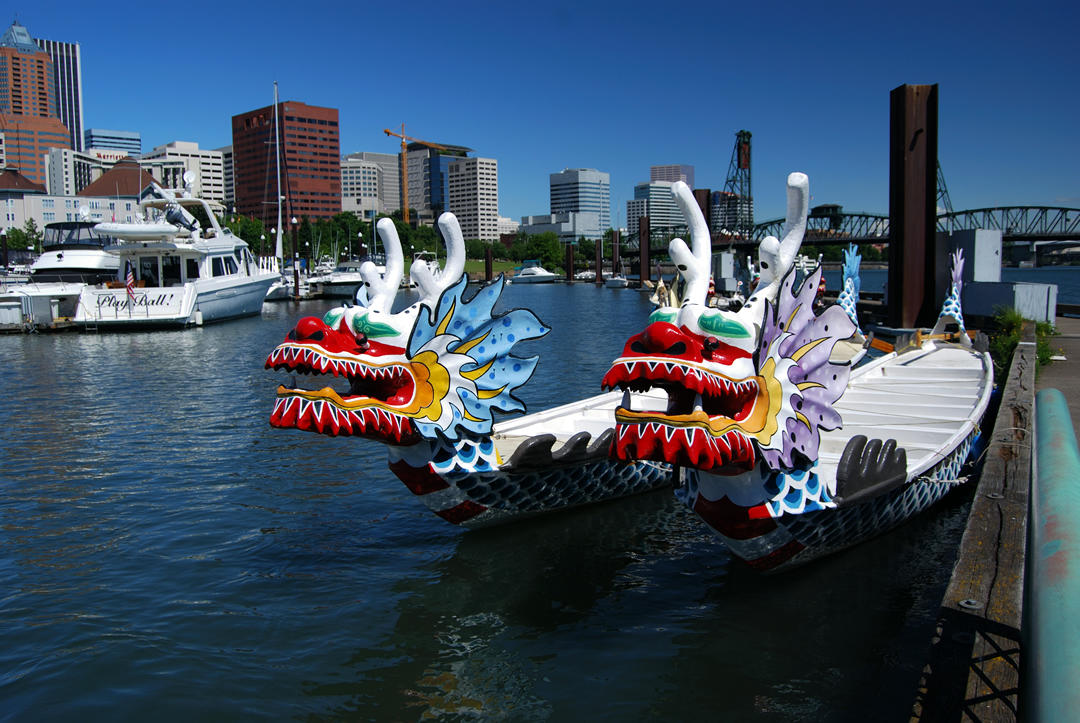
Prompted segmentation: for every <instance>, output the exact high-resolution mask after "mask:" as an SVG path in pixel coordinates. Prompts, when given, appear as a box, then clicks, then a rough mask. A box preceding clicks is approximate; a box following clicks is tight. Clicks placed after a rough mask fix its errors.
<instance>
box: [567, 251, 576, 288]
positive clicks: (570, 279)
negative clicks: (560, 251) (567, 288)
mask: <svg viewBox="0 0 1080 723" xmlns="http://www.w3.org/2000/svg"><path fill="white" fill-rule="evenodd" d="M566 283H568V284H572V283H574V244H572V243H569V244H566Z"/></svg>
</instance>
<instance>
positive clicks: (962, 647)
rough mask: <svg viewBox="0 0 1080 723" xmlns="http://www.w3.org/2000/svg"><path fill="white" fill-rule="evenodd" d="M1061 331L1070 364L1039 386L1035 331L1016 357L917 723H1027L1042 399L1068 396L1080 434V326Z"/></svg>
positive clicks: (943, 610)
mask: <svg viewBox="0 0 1080 723" xmlns="http://www.w3.org/2000/svg"><path fill="white" fill-rule="evenodd" d="M1055 326H1056V327H1057V330H1058V332H1059V336H1056V337H1054V338H1053V339H1052V340H1051V348H1052V349H1053V352H1054V354H1057V355H1060V356H1064V357H1065V358H1064V359H1063V360H1058V361H1054V362H1052V363H1051V364H1049V365H1048V366H1045V367H1043V368H1042V369H1041V370H1039V373H1038V378H1037V379H1036V370H1035V367H1036V358H1035V356H1036V355H1035V344H1034V343H1033V342H1034V340H1035V337H1034V329H1033V327H1031V326H1028V328H1027V329H1025V338H1024V339H1023V343H1021V345H1020V346H1019V347H1017V350H1016V353H1015V355H1014V357H1013V360H1012V366H1011V368H1010V371H1009V375H1008V380H1007V382H1006V384H1005V388H1004V390H1003V394H1002V400H1001V407H1000V409H999V411H998V415H997V420H996V423H995V425H994V429H993V432H992V434H991V437H990V446H989V447H988V449H987V453H986V458H985V462H984V465H983V469H982V474H981V475H980V480H979V483H978V487H977V489H976V491H975V495H974V499H973V501H972V507H971V513H970V516H969V518H968V524H967V528H966V530H965V532H964V536H963V540H962V541H961V544H960V549H959V551H958V558H957V561H956V565H955V567H954V568H953V571H952V577H951V579H950V582H949V585H948V589H947V590H946V593H945V596H944V599H943V600H942V604H941V607H940V609H939V613H938V625H937V630H936V632H935V635H934V640H933V644H932V646H931V652H930V658H929V660H928V663H927V666H926V668H925V669H924V671H923V679H922V681H921V682H920V686H919V690H918V693H917V695H916V702H915V706H914V708H913V710H912V714H911V719H912V720H913V721H931V720H932V721H938V720H950V721H953V720H955V721H960V720H985V721H990V720H994V721H1015V720H1017V719H1022V718H1024V717H1025V716H1024V715H1023V712H1022V710H1021V709H1022V707H1023V705H1024V700H1023V696H1022V694H1021V680H1022V678H1023V677H1024V676H1023V675H1022V674H1021V670H1022V663H1021V659H1022V657H1023V654H1024V650H1023V649H1024V644H1025V642H1027V639H1028V637H1029V635H1030V633H1029V632H1028V631H1027V630H1026V624H1027V622H1028V621H1027V619H1028V618H1029V617H1030V616H1031V615H1032V614H1033V613H1032V612H1030V611H1029V612H1027V613H1025V611H1024V603H1025V599H1024V598H1025V578H1026V576H1027V574H1028V573H1029V572H1030V571H1028V570H1026V568H1027V566H1028V565H1027V563H1028V562H1029V559H1028V550H1027V549H1026V548H1027V538H1028V532H1029V530H1028V527H1029V524H1030V523H1029V519H1028V512H1029V509H1028V504H1029V492H1030V490H1031V486H1032V461H1033V451H1034V450H1033V441H1034V439H1035V436H1034V421H1035V394H1036V392H1037V391H1040V390H1043V389H1057V390H1059V391H1060V392H1062V394H1063V396H1064V399H1065V400H1066V403H1067V406H1068V415H1069V417H1070V418H1071V420H1072V425H1073V429H1080V424H1078V423H1080V319H1073V318H1066V317H1058V318H1057V319H1056V321H1055ZM1062 418H1064V411H1062ZM988 431H989V430H988ZM1040 479H1041V478H1040ZM1041 529H1042V528H1039V530H1037V531H1041ZM1027 652H1028V654H1029V655H1031V654H1034V657H1035V658H1036V659H1039V658H1040V652H1039V651H1034V652H1033V651H1031V650H1029V651H1027ZM1027 682H1028V683H1031V682H1032V680H1028V681H1027ZM1048 700H1049V701H1050V702H1051V703H1052V704H1060V703H1061V701H1062V700H1064V699H1062V698H1061V697H1060V695H1058V696H1057V697H1056V698H1055V697H1054V694H1053V693H1051V696H1050V698H1048ZM1028 702H1032V701H1028Z"/></svg>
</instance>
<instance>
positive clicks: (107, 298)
mask: <svg viewBox="0 0 1080 723" xmlns="http://www.w3.org/2000/svg"><path fill="white" fill-rule="evenodd" d="M174 296H176V295H175V294H174V293H172V292H162V293H160V294H135V295H134V296H126V295H125V296H120V295H119V294H106V295H102V296H99V297H98V309H117V310H120V311H123V310H124V309H133V308H134V309H137V308H148V307H153V306H163V307H167V306H171V305H172V301H173V297H174Z"/></svg>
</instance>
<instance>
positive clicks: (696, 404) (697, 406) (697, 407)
mask: <svg viewBox="0 0 1080 723" xmlns="http://www.w3.org/2000/svg"><path fill="white" fill-rule="evenodd" d="M694 411H695V412H701V411H703V409H702V402H701V393H700V392H699V393H698V394H695V395H694Z"/></svg>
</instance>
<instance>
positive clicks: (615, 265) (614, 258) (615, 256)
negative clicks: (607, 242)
mask: <svg viewBox="0 0 1080 723" xmlns="http://www.w3.org/2000/svg"><path fill="white" fill-rule="evenodd" d="M617 273H619V232H618V231H615V232H614V233H613V234H611V275H612V276H614V275H615V274H617Z"/></svg>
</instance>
